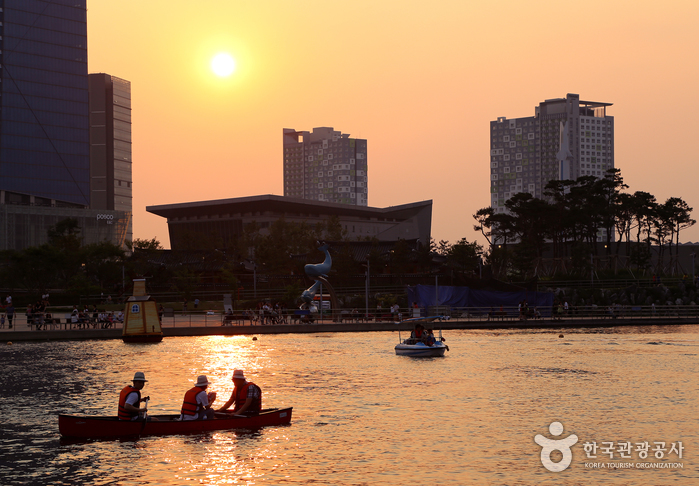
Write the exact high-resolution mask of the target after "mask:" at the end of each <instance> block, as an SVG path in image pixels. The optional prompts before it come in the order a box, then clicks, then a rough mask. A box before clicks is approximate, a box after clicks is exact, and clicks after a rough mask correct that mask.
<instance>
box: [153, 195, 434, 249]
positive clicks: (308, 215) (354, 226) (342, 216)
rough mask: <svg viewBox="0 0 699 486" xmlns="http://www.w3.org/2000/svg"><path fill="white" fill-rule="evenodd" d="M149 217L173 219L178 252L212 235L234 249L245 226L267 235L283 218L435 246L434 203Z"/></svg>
mask: <svg viewBox="0 0 699 486" xmlns="http://www.w3.org/2000/svg"><path fill="white" fill-rule="evenodd" d="M146 211H148V212H149V213H153V214H157V215H158V216H162V217H164V218H167V224H168V231H169V234H170V247H171V248H172V249H173V250H177V249H190V248H189V246H188V245H189V244H190V242H191V241H193V238H192V236H196V235H207V236H208V237H210V238H211V240H213V241H215V242H216V244H217V246H218V247H219V248H221V249H223V248H229V247H232V246H234V245H235V242H236V241H237V239H238V237H239V236H241V235H242V233H243V228H244V227H245V225H247V224H249V223H252V222H255V223H257V225H258V226H259V228H260V229H261V232H262V233H263V234H264V233H265V232H266V231H267V230H268V228H269V227H270V225H271V224H272V223H274V222H275V221H277V220H279V219H282V218H283V219H284V220H285V221H286V222H289V223H293V222H299V223H301V222H305V223H307V224H310V225H313V224H315V223H318V222H326V221H327V220H328V218H330V217H333V216H336V217H337V218H338V219H339V222H340V224H341V225H342V228H343V229H344V230H346V232H347V236H348V237H349V238H351V239H360V238H376V239H377V240H379V241H396V240H398V239H404V240H415V239H419V240H420V241H421V242H422V244H429V241H430V237H431V228H432V201H431V200H428V201H421V202H415V203H411V204H402V205H400V206H389V207H387V208H371V207H357V206H351V205H348V204H338V203H328V202H320V201H309V200H304V199H298V198H291V197H286V196H274V195H262V196H250V197H238V198H232V199H219V200H214V201H199V202H189V203H180V204H165V205H160V206H147V207H146Z"/></svg>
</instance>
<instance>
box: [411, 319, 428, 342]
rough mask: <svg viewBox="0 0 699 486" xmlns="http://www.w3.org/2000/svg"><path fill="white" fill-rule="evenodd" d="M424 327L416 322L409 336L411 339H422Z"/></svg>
mask: <svg viewBox="0 0 699 486" xmlns="http://www.w3.org/2000/svg"><path fill="white" fill-rule="evenodd" d="M424 330H425V328H424V327H422V324H420V323H417V324H415V329H413V331H412V332H411V333H410V338H411V339H417V340H418V341H419V340H420V339H422V335H423V333H424Z"/></svg>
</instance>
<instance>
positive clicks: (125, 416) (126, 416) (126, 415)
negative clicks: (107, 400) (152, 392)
mask: <svg viewBox="0 0 699 486" xmlns="http://www.w3.org/2000/svg"><path fill="white" fill-rule="evenodd" d="M129 393H137V394H138V402H136V405H135V406H138V403H139V402H140V401H141V392H140V391H139V390H136V389H135V388H134V387H132V386H131V385H127V386H125V387H124V389H123V390H121V393H119V420H131V419H132V418H134V417H135V416H137V415H138V413H131V412H127V411H126V408H125V407H124V405H126V397H128V396H129Z"/></svg>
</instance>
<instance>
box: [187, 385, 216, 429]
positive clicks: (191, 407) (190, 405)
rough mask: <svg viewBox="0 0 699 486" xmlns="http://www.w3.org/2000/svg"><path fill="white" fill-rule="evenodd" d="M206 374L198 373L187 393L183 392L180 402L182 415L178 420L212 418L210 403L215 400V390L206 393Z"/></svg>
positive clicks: (212, 412)
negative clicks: (195, 380) (182, 398)
mask: <svg viewBox="0 0 699 486" xmlns="http://www.w3.org/2000/svg"><path fill="white" fill-rule="evenodd" d="M209 384H210V383H209V380H208V379H207V378H206V375H199V376H198V377H197V382H196V383H195V384H194V386H193V387H192V388H190V389H189V390H188V391H187V393H185V394H184V401H183V402H182V415H180V420H206V419H212V418H214V411H213V410H212V408H211V405H212V404H213V403H214V400H216V392H211V393H208V394H207V393H206V388H207V387H208V386H209Z"/></svg>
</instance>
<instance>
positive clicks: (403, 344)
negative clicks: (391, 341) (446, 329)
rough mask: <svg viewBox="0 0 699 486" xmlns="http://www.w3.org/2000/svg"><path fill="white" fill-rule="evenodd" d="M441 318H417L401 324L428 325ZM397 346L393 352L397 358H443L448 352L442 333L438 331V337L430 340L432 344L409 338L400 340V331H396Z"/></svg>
mask: <svg viewBox="0 0 699 486" xmlns="http://www.w3.org/2000/svg"><path fill="white" fill-rule="evenodd" d="M441 319H442V318H441V316H435V317H418V318H414V319H407V320H405V321H403V322H401V324H406V323H409V324H422V323H430V322H432V321H435V320H441ZM398 341H399V342H398V344H396V347H395V350H396V354H397V355H398V356H413V357H416V358H423V357H425V358H429V357H435V356H444V353H445V352H446V351H449V347H448V346H447V345H446V344H444V339H443V338H442V331H441V330H440V331H439V336H435V337H434V339H433V340H432V341H433V342H430V341H427V342H425V341H424V340H422V339H417V338H414V337H409V338H407V339H401V335H400V330H399V331H398Z"/></svg>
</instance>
